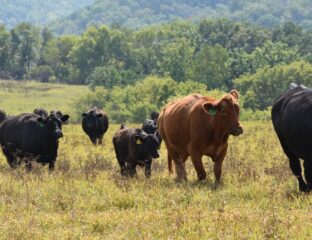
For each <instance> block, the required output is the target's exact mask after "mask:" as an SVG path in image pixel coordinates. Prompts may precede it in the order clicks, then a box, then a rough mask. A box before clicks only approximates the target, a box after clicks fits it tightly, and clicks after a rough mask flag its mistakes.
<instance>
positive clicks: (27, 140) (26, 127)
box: [0, 113, 42, 149]
mask: <svg viewBox="0 0 312 240" xmlns="http://www.w3.org/2000/svg"><path fill="white" fill-rule="evenodd" d="M36 118H37V116H36V115H35V114H31V113H29V114H28V113H27V114H20V115H17V116H14V117H10V118H8V119H6V120H5V121H4V122H3V123H2V124H1V126H0V143H1V145H7V144H12V146H13V147H14V148H18V149H22V148H23V149H30V148H32V147H33V145H34V143H36V144H39V145H40V144H41V143H42V140H40V137H39V134H40V132H39V131H38V128H37V127H36ZM38 138H39V139H38ZM38 147H39V148H40V146H38Z"/></svg>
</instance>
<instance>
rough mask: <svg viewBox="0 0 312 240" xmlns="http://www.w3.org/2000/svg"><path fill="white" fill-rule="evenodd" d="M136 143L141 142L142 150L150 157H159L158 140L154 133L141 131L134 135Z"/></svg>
mask: <svg viewBox="0 0 312 240" xmlns="http://www.w3.org/2000/svg"><path fill="white" fill-rule="evenodd" d="M134 138H135V141H136V143H137V144H142V145H143V147H144V151H145V152H146V153H147V154H148V155H149V156H151V157H152V158H159V153H158V149H159V140H158V138H157V136H156V134H146V133H145V132H144V131H141V132H140V133H139V134H137V135H135V136H134Z"/></svg>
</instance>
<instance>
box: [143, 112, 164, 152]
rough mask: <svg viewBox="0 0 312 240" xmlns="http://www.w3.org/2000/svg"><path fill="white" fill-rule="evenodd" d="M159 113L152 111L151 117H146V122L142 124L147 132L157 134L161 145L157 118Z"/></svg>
mask: <svg viewBox="0 0 312 240" xmlns="http://www.w3.org/2000/svg"><path fill="white" fill-rule="evenodd" d="M158 116H159V113H158V112H152V113H151V119H146V120H145V122H144V123H143V125H142V130H143V131H145V132H146V133H147V134H154V133H155V134H156V136H157V138H158V141H159V146H160V145H161V141H162V139H161V137H160V134H159V131H158V129H157V119H158Z"/></svg>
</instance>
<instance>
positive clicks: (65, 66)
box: [0, 20, 312, 109]
mask: <svg viewBox="0 0 312 240" xmlns="http://www.w3.org/2000/svg"><path fill="white" fill-rule="evenodd" d="M311 62H312V32H311V31H305V30H303V29H302V27H300V26H298V25H296V24H294V23H292V22H287V23H285V24H283V25H282V26H278V27H275V28H273V29H269V28H263V27H259V26H254V25H249V24H246V23H240V22H232V21H229V20H213V21H212V20H204V21H201V22H200V23H198V24H193V23H190V22H180V21H178V22H174V23H171V24H165V25H161V26H157V27H155V26H151V27H147V28H143V29H139V30H131V29H127V28H122V27H119V26H115V27H111V28H109V27H107V26H100V27H90V28H88V29H87V30H86V31H85V32H84V33H82V34H81V35H79V36H76V35H62V36H55V35H53V34H52V32H51V31H50V30H49V29H47V28H43V29H38V28H37V27H35V26H33V25H31V24H28V23H21V24H19V25H17V26H16V27H14V28H12V29H11V30H8V29H6V28H5V27H4V26H0V75H1V76H0V77H1V78H13V79H35V80H37V81H41V82H61V83H69V84H88V85H90V87H91V88H92V89H95V88H96V87H98V86H102V87H104V88H105V89H113V88H114V87H125V86H128V85H134V84H135V83H137V82H138V81H141V80H142V79H145V78H146V77H147V76H150V75H154V76H158V77H159V78H164V77H169V78H171V79H172V80H173V81H175V82H177V83H183V82H187V81H192V82H195V83H201V84H203V86H205V89H209V90H211V89H220V90H225V91H228V90H229V89H231V88H233V87H238V88H241V89H242V92H243V93H244V94H245V93H248V94H247V95H248V99H247V101H246V102H245V104H247V105H246V107H248V108H251V109H258V108H260V109H265V108H266V107H267V106H269V104H268V103H260V102H257V101H258V100H257V98H258V97H259V96H260V95H261V94H260V92H259V91H258V90H257V86H259V83H264V82H265V81H264V80H262V77H263V76H264V74H260V73H259V72H261V71H264V72H266V73H267V72H268V71H270V70H271V69H275V68H276V67H280V70H279V71H282V70H283V69H284V68H285V69H286V68H287V67H288V66H289V65H291V64H293V65H291V66H292V67H295V68H296V69H299V70H298V71H299V72H304V71H308V72H309V69H310V67H311V65H310V64H311ZM283 65H285V67H283ZM285 69H284V70H285ZM300 69H303V70H300ZM307 69H308V70H307ZM285 71H286V70H285ZM287 72H288V73H289V74H290V75H289V74H288V75H287V74H284V78H285V76H287V77H288V78H287V79H292V78H293V80H294V81H296V80H297V79H302V78H298V76H295V75H294V71H287ZM272 74H273V73H272ZM282 75H283V74H282ZM270 76H271V75H268V76H267V78H270ZM275 76H277V75H276V74H275ZM306 78H307V76H304V79H306ZM274 81H275V80H274V79H273V80H272V79H271V80H270V81H268V83H267V84H272V86H273V89H274V87H275V86H281V84H276V83H275V82H274ZM279 81H283V79H282V78H280V79H279ZM289 81H290V80H287V81H286V80H285V81H283V82H289ZM302 81H303V82H304V83H308V80H302ZM257 84H258V85H257ZM282 85H283V87H284V85H285V84H282ZM262 87H266V86H262ZM277 93H278V91H274V90H273V93H272V96H270V99H272V98H274V94H277Z"/></svg>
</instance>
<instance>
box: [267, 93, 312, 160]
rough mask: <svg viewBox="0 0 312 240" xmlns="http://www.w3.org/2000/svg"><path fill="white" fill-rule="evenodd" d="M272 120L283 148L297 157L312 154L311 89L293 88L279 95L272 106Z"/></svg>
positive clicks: (305, 156) (303, 157)
mask: <svg viewBox="0 0 312 240" xmlns="http://www.w3.org/2000/svg"><path fill="white" fill-rule="evenodd" d="M272 122H273V126H274V129H275V131H276V133H277V135H278V138H279V140H280V142H281V144H282V146H283V148H284V151H285V148H287V149H290V150H291V151H292V152H293V153H296V155H297V157H298V158H302V159H307V158H311V157H310V156H312V148H311V136H312V125H311V122H312V90H311V89H301V88H297V89H293V90H290V91H288V92H286V93H285V94H283V95H281V96H280V97H279V98H278V99H277V100H276V101H275V102H274V104H273V107H272Z"/></svg>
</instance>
